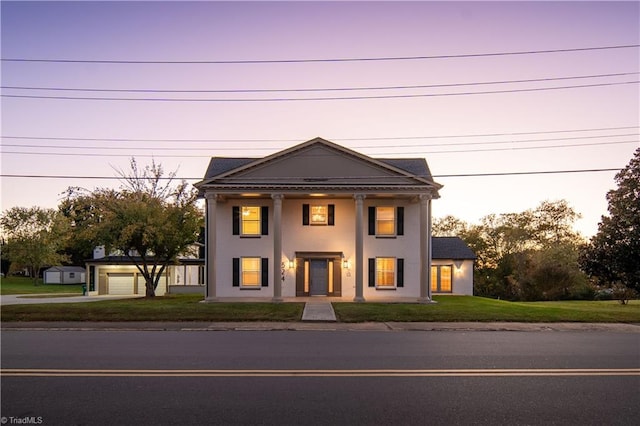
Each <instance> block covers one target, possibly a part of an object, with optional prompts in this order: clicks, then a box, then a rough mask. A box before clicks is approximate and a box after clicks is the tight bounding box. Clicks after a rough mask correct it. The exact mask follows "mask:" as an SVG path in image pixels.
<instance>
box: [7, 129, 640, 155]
mask: <svg viewBox="0 0 640 426" xmlns="http://www.w3.org/2000/svg"><path fill="white" fill-rule="evenodd" d="M639 135H640V134H639V133H624V134H619V135H599V136H574V137H566V138H545V139H522V140H509V141H489V142H454V143H429V144H393V145H354V146H351V147H350V148H352V149H369V148H432V147H438V146H445V147H449V146H468V145H503V144H517V143H530V142H550V141H565V140H576V139H579V140H582V139H601V138H618V137H627V136H639ZM616 143H621V142H602V143H595V144H593V145H606V144H616ZM622 143H624V142H622ZM2 146H3V147H12V148H54V149H86V150H105V151H111V150H123V149H132V147H131V146H119V147H118V146H78V145H42V144H40V145H37V144H4V143H3V144H2ZM557 146H572V145H557ZM548 147H553V145H551V146H548ZM208 149H216V150H220V151H246V150H247V147H220V146H215V147H211V148H208V147H206V148H202V147H200V148H194V147H135V150H136V151H204V150H208ZM272 149H281V148H277V147H252V148H251V150H252V151H270V150H272Z"/></svg>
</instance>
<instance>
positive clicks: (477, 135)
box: [1, 125, 640, 143]
mask: <svg viewBox="0 0 640 426" xmlns="http://www.w3.org/2000/svg"><path fill="white" fill-rule="evenodd" d="M638 128H640V126H638V125H636V126H618V127H597V128H587V129H563V130H544V131H536V132H505V133H471V134H463V135H432V136H391V137H368V138H332V140H339V141H373V140H410V139H449V138H476V137H488V136H522V135H542V134H552V133H578V132H600V131H609V130H628V129H638ZM1 137H2V138H3V139H20V140H24V139H29V140H55V141H58V140H59V141H94V142H98V141H104V142H192V143H210V142H300V141H301V140H302V139H136V138H77V137H62V136H55V137H51V136H24V135H20V136H19V135H2V136H1Z"/></svg>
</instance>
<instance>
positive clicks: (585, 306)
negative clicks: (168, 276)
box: [0, 294, 640, 323]
mask: <svg viewBox="0 0 640 426" xmlns="http://www.w3.org/2000/svg"><path fill="white" fill-rule="evenodd" d="M201 300H202V295H197V294H181V295H167V296H159V297H156V298H155V299H144V298H139V299H124V300H107V301H101V302H89V303H63V304H34V305H8V306H3V307H2V311H1V313H0V317H1V319H2V321H221V322H228V321H300V319H301V318H302V311H303V309H304V303H269V302H264V303H200V301H201ZM435 300H436V301H437V302H438V303H437V304H430V305H421V304H408V303H407V304H405V303H389V304H385V303H346V302H345V303H334V304H333V307H334V309H335V312H336V315H337V317H338V320H339V321H342V322H365V321H377V322H382V321H384V322H386V321H399V322H416V321H427V322H429V321H478V322H483V321H484V322H490V321H512V322H611V323H616V322H621V323H632V322H637V323H640V300H634V301H631V302H630V303H629V304H628V305H621V304H620V303H618V302H617V301H599V302H585V301H570V302H506V301H503V300H494V299H486V298H482V297H471V296H436V297H435Z"/></svg>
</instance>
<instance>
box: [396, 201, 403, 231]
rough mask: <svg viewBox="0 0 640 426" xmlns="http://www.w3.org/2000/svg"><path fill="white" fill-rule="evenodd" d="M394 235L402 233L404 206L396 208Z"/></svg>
mask: <svg viewBox="0 0 640 426" xmlns="http://www.w3.org/2000/svg"><path fill="white" fill-rule="evenodd" d="M396 235H404V207H398V208H396Z"/></svg>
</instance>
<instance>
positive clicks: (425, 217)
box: [418, 194, 431, 303]
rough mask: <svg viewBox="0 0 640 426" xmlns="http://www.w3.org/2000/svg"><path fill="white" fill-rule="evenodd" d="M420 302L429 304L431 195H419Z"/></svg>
mask: <svg viewBox="0 0 640 426" xmlns="http://www.w3.org/2000/svg"><path fill="white" fill-rule="evenodd" d="M418 300H419V301H420V302H425V303H428V302H431V195H428V194H423V195H420V298H419V299H418Z"/></svg>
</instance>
